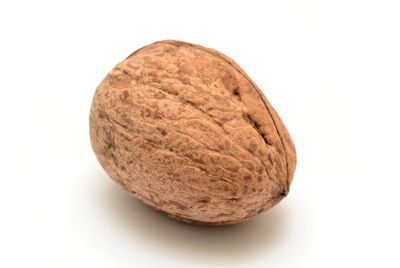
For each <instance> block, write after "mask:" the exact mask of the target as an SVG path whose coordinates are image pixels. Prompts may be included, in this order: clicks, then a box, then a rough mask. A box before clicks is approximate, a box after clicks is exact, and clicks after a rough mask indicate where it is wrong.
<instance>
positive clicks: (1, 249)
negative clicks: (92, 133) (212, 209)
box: [0, 0, 400, 267]
mask: <svg viewBox="0 0 400 268" xmlns="http://www.w3.org/2000/svg"><path fill="white" fill-rule="evenodd" d="M163 39H178V40H183V41H189V42H193V43H199V44H202V45H204V46H207V47H212V48H216V49H218V50H220V51H222V52H223V53H225V54H227V55H228V56H230V57H232V58H233V59H235V60H236V61H237V62H238V63H239V64H240V65H241V66H242V67H243V68H244V69H245V70H246V72H247V73H248V74H249V75H250V76H251V77H252V78H253V80H254V81H256V83H257V84H258V85H259V86H260V87H261V88H262V89H263V91H264V93H265V94H266V96H267V98H268V99H269V100H270V101H271V103H272V104H273V105H274V107H275V108H276V109H277V110H278V112H279V113H280V115H281V117H282V118H283V120H284V122H285V123H286V125H287V127H288V129H289V131H290V132H291V134H292V137H293V139H294V142H295V144H296V147H297V152H298V168H297V171H296V174H295V179H294V182H293V184H292V187H291V192H290V194H289V196H288V197H287V198H286V199H285V200H283V201H282V202H281V203H280V204H279V205H278V206H276V207H275V208H273V209H272V210H270V211H268V212H266V213H264V214H261V215H259V216H257V217H256V218H254V219H253V220H250V221H249V222H247V223H244V224H240V225H237V226H230V227H217V228H210V227H197V226H190V225H185V224H180V223H177V222H175V221H172V220H169V219H168V218H167V217H165V216H163V215H161V214H159V213H157V212H155V211H153V210H151V209H149V208H147V207H145V206H144V205H142V204H141V203H140V202H139V201H136V200H135V199H133V198H132V197H131V196H129V194H127V193H125V192H123V191H122V190H121V189H120V188H119V187H118V186H117V185H115V184H114V183H113V182H112V181H111V180H110V179H109V178H108V177H107V176H106V175H105V173H104V171H103V170H102V169H101V167H100V165H99V164H98V163H97V161H96V159H95V156H94V154H93V152H92V150H91V147H90V143H89V134H88V114H89V109H90V104H91V99H92V96H93V93H94V90H95V88H96V86H97V85H98V84H99V83H100V81H101V80H102V78H103V77H104V76H105V75H106V74H107V72H108V71H110V70H111V69H112V67H113V66H114V65H115V64H116V63H118V62H119V61H121V60H123V59H124V58H125V57H126V56H128V55H129V54H130V53H131V52H133V51H134V50H136V49H138V48H140V47H142V46H144V45H146V44H148V43H151V42H154V41H157V40H163ZM399 90H400V4H399V1H384V0H383V1H368V0H364V1H355V0H346V1H322V0H321V1H318V0H303V1H296V0H292V1H289V0H283V1H282V0H281V1H240V2H239V1H158V2H155V1H126V2H121V1H109V2H103V1H87V2H84V1H65V2H64V3H63V2H57V1H48V2H44V1H8V2H6V1H2V2H1V3H0V119H1V121H0V126H1V131H0V141H1V147H0V148H1V149H0V165H1V166H0V168H1V173H0V179H1V180H0V266H1V267H343V266H345V267H399V266H400V260H399V253H400V252H399V250H400V245H399V241H400V231H399V227H400V219H399V214H400V209H399V204H400V194H399V190H400V189H399V187H400V175H399V168H398V167H399V165H400V163H399V160H400V156H399V152H400V146H399V138H400V133H399V132H400V131H399V121H400V120H399V115H400V111H399V110H400V109H399V107H398V105H399V100H400V99H399V97H398V96H399V94H398V93H399Z"/></svg>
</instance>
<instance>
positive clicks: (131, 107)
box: [90, 40, 296, 225]
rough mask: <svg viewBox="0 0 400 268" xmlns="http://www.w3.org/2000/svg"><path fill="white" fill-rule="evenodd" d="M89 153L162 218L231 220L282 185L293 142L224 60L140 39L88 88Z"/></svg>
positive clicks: (275, 198) (278, 193) (264, 202)
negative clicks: (141, 42) (139, 44)
mask: <svg viewBox="0 0 400 268" xmlns="http://www.w3.org/2000/svg"><path fill="white" fill-rule="evenodd" d="M90 137H91V143H92V147H93V150H94V152H95V154H96V156H97V159H98V160H99V162H100V164H101V165H102V167H103V168H104V169H105V171H106V172H107V174H108V175H109V176H110V177H111V178H112V179H113V180H114V181H116V182H117V183H119V184H121V185H122V186H123V188H124V189H125V190H126V191H129V192H130V193H132V194H133V195H134V196H135V197H137V198H138V199H140V200H142V201H143V202H144V203H146V204H147V205H149V206H151V207H153V208H155V209H158V210H161V211H163V212H165V213H167V214H168V215H169V216H170V217H172V218H174V219H177V220H180V221H184V222H188V223H195V224H214V225H217V224H233V223H238V222H241V221H244V220H247V219H248V218H250V217H252V216H254V215H256V214H258V213H260V212H262V211H264V210H266V209H269V208H271V207H272V206H274V205H275V204H277V203H278V202H279V201H280V200H282V199H283V198H284V197H285V196H286V195H287V194H288V192H289V186H290V184H291V182H292V178H293V173H294V170H295V166H296V152H295V148H294V145H293V142H292V140H291V138H290V135H289V133H288V131H287V130H286V128H285V126H284V124H283V122H282V121H281V119H280V118H279V116H278V114H277V112H276V111H275V110H274V108H273V107H272V106H271V104H270V103H269V102H268V100H267V99H266V97H265V96H264V95H263V93H262V92H261V90H260V89H259V88H258V87H257V86H256V84H255V83H254V82H253V81H252V80H251V79H250V78H249V77H248V76H247V74H246V73H245V72H244V71H243V70H242V69H241V68H240V67H239V65H238V64H237V63H235V62H234V61H233V60H232V59H230V58H228V57H227V56H225V55H223V54H222V53H220V52H218V51H215V50H213V49H209V48H205V47H202V46H199V45H195V44H190V43H185V42H180V41H170V40H167V41H160V42H156V43H153V44H150V45H148V46H145V47H143V48H141V49H139V50H137V51H135V52H134V53H132V54H131V55H130V56H129V57H128V58H127V59H125V60H124V61H122V62H121V63H119V64H118V65H117V66H115V68H114V69H113V70H112V71H111V72H110V73H109V74H108V75H107V76H106V77H105V79H104V80H103V81H102V82H101V84H100V85H99V86H98V88H97V90H96V93H95V95H94V99H93V103H92V107H91V112H90Z"/></svg>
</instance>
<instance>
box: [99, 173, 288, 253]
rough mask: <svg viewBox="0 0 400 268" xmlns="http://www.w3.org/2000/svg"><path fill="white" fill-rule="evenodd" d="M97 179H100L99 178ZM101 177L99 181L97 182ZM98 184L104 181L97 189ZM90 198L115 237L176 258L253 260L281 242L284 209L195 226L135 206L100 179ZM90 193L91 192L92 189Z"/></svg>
mask: <svg viewBox="0 0 400 268" xmlns="http://www.w3.org/2000/svg"><path fill="white" fill-rule="evenodd" d="M99 176H101V178H99ZM102 177H104V178H102ZM99 180H107V182H106V183H103V184H101V183H100V184H101V187H99V184H98V183H99ZM95 181H97V187H93V188H95V189H96V190H95V191H96V192H95V193H93V194H96V195H100V198H99V199H100V201H101V202H99V203H98V204H96V206H98V207H97V208H96V209H99V210H101V212H102V213H104V214H105V215H106V217H105V220H107V221H109V223H110V225H112V230H115V231H116V234H115V235H121V236H123V237H124V239H131V240H132V243H133V241H135V243H136V241H137V240H138V238H140V241H144V242H143V243H148V244H150V245H151V246H152V247H156V248H162V250H163V251H166V252H168V251H171V252H174V253H175V254H176V252H178V253H179V254H183V255H190V256H196V257H199V258H212V259H214V260H218V259H220V260H223V259H227V258H229V259H230V260H235V259H236V260H239V259H241V260H243V259H247V258H251V257H252V256H254V255H255V254H263V255H268V254H269V253H270V252H272V251H273V248H274V247H275V246H277V244H279V243H281V242H282V243H283V241H282V240H284V239H285V233H286V232H285V229H287V228H288V224H287V223H288V213H287V209H285V207H284V206H281V205H278V206H276V207H275V208H273V209H271V210H269V211H267V212H265V213H262V214H260V215H258V216H256V217H254V218H253V219H251V220H249V221H247V222H244V223H240V224H236V225H228V226H197V225H190V224H186V223H180V222H178V221H175V220H172V219H170V218H169V217H167V216H166V215H165V214H163V213H161V212H158V211H156V210H154V209H152V208H150V207H148V206H146V205H144V204H143V203H142V202H141V201H138V200H137V199H135V198H134V197H133V196H131V195H130V194H129V193H127V192H125V191H124V190H123V189H122V188H121V187H120V186H118V185H117V184H115V183H114V182H112V181H111V180H110V179H109V178H107V176H106V175H105V174H103V175H97V178H96V179H95ZM93 188H92V189H93Z"/></svg>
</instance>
